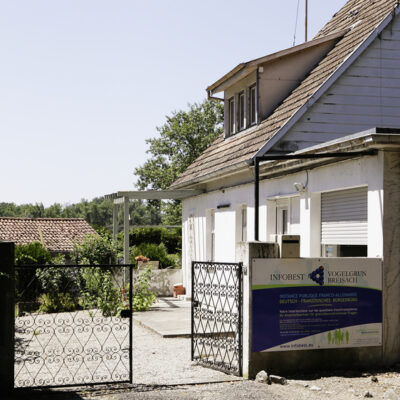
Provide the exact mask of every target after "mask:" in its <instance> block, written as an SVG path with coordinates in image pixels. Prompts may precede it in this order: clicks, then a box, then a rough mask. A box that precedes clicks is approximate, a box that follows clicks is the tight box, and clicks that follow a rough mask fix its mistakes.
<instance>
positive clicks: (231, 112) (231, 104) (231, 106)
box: [228, 97, 235, 135]
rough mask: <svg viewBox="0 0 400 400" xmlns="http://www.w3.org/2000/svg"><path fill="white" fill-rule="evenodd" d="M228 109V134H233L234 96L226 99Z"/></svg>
mask: <svg viewBox="0 0 400 400" xmlns="http://www.w3.org/2000/svg"><path fill="white" fill-rule="evenodd" d="M228 110H229V125H228V126H229V134H230V135H233V134H234V133H235V98H234V97H231V98H230V99H229V100H228Z"/></svg>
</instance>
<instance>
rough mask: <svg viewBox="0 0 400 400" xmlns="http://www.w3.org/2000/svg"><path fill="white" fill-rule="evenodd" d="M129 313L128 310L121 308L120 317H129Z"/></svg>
mask: <svg viewBox="0 0 400 400" xmlns="http://www.w3.org/2000/svg"><path fill="white" fill-rule="evenodd" d="M130 314H131V312H130V310H122V311H121V318H129V316H130Z"/></svg>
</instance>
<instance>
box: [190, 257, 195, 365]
mask: <svg viewBox="0 0 400 400" xmlns="http://www.w3.org/2000/svg"><path fill="white" fill-rule="evenodd" d="M194 301H195V299H194V261H192V302H191V305H190V306H191V330H190V332H191V340H190V349H191V350H190V351H191V354H192V358H191V359H192V361H193V359H194V343H193V342H194V310H193V308H194Z"/></svg>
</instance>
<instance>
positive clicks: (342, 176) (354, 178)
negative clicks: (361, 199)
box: [182, 153, 383, 295]
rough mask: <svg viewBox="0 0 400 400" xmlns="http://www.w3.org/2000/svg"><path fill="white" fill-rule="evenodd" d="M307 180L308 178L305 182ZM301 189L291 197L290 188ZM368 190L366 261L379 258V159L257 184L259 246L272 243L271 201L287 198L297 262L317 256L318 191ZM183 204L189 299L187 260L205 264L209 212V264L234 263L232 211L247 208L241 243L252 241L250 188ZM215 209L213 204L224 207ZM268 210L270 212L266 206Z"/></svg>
mask: <svg viewBox="0 0 400 400" xmlns="http://www.w3.org/2000/svg"><path fill="white" fill-rule="evenodd" d="M307 175H308V178H307ZM295 182H302V183H303V184H305V185H306V186H307V190H306V191H305V192H304V193H301V194H300V195H299V193H297V192H296V191H295V190H294V186H293V184H294V183H295ZM359 186H368V232H369V234H368V257H382V256H383V227H382V224H383V154H382V153H379V155H378V156H373V157H363V158H358V159H354V160H348V161H343V162H339V163H336V164H330V165H327V166H323V167H319V168H315V169H313V170H310V171H308V172H306V171H302V172H299V173H296V174H291V175H286V176H282V177H279V178H274V179H269V180H263V181H261V182H260V232H259V237H260V241H274V240H275V231H274V229H275V221H276V218H275V212H276V209H275V206H274V205H275V202H276V201H277V200H278V202H279V201H281V199H287V200H288V201H290V203H291V204H292V206H293V207H292V212H291V213H289V218H290V221H291V222H292V223H291V225H290V230H289V232H288V233H289V234H299V235H300V236H301V247H300V255H301V257H319V256H320V255H321V253H320V251H321V246H320V227H321V222H320V221H321V220H320V212H321V211H320V202H321V192H326V191H330V190H340V189H346V188H352V187H359ZM182 204H183V257H182V258H183V259H182V264H183V274H184V277H183V281H184V282H183V283H184V286H185V287H186V289H187V293H188V295H190V292H191V290H190V284H191V280H190V273H191V272H190V271H191V261H208V260H210V253H209V252H208V250H209V246H210V243H209V237H210V210H215V246H216V251H215V259H214V261H217V262H218V261H219V262H235V261H236V259H235V246H236V243H237V240H236V238H237V227H236V224H237V221H238V219H237V212H238V210H240V207H241V206H242V205H244V204H245V205H247V207H248V208H247V240H248V241H252V240H254V184H246V185H241V186H237V187H234V188H228V189H222V190H216V191H213V192H211V193H207V194H204V195H201V196H197V197H195V198H190V199H186V200H184V201H183V202H182ZM228 204H229V207H227V208H221V209H218V208H217V207H218V206H219V205H225V206H226V205H228ZM271 206H272V207H271Z"/></svg>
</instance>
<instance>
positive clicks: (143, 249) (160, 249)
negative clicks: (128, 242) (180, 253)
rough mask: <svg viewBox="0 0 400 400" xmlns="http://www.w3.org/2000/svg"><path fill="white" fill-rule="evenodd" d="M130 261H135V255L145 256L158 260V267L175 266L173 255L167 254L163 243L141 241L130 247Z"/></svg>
mask: <svg viewBox="0 0 400 400" xmlns="http://www.w3.org/2000/svg"><path fill="white" fill-rule="evenodd" d="M130 256H131V263H132V264H134V263H136V259H135V258H136V257H137V256H145V257H147V258H149V259H150V260H151V261H159V262H160V268H167V267H174V268H175V267H176V266H177V264H176V259H175V257H173V256H171V255H169V254H168V253H167V250H166V248H165V245H164V244H163V243H161V244H158V245H157V244H154V243H142V244H140V245H138V246H135V247H133V248H131V254H130Z"/></svg>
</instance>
